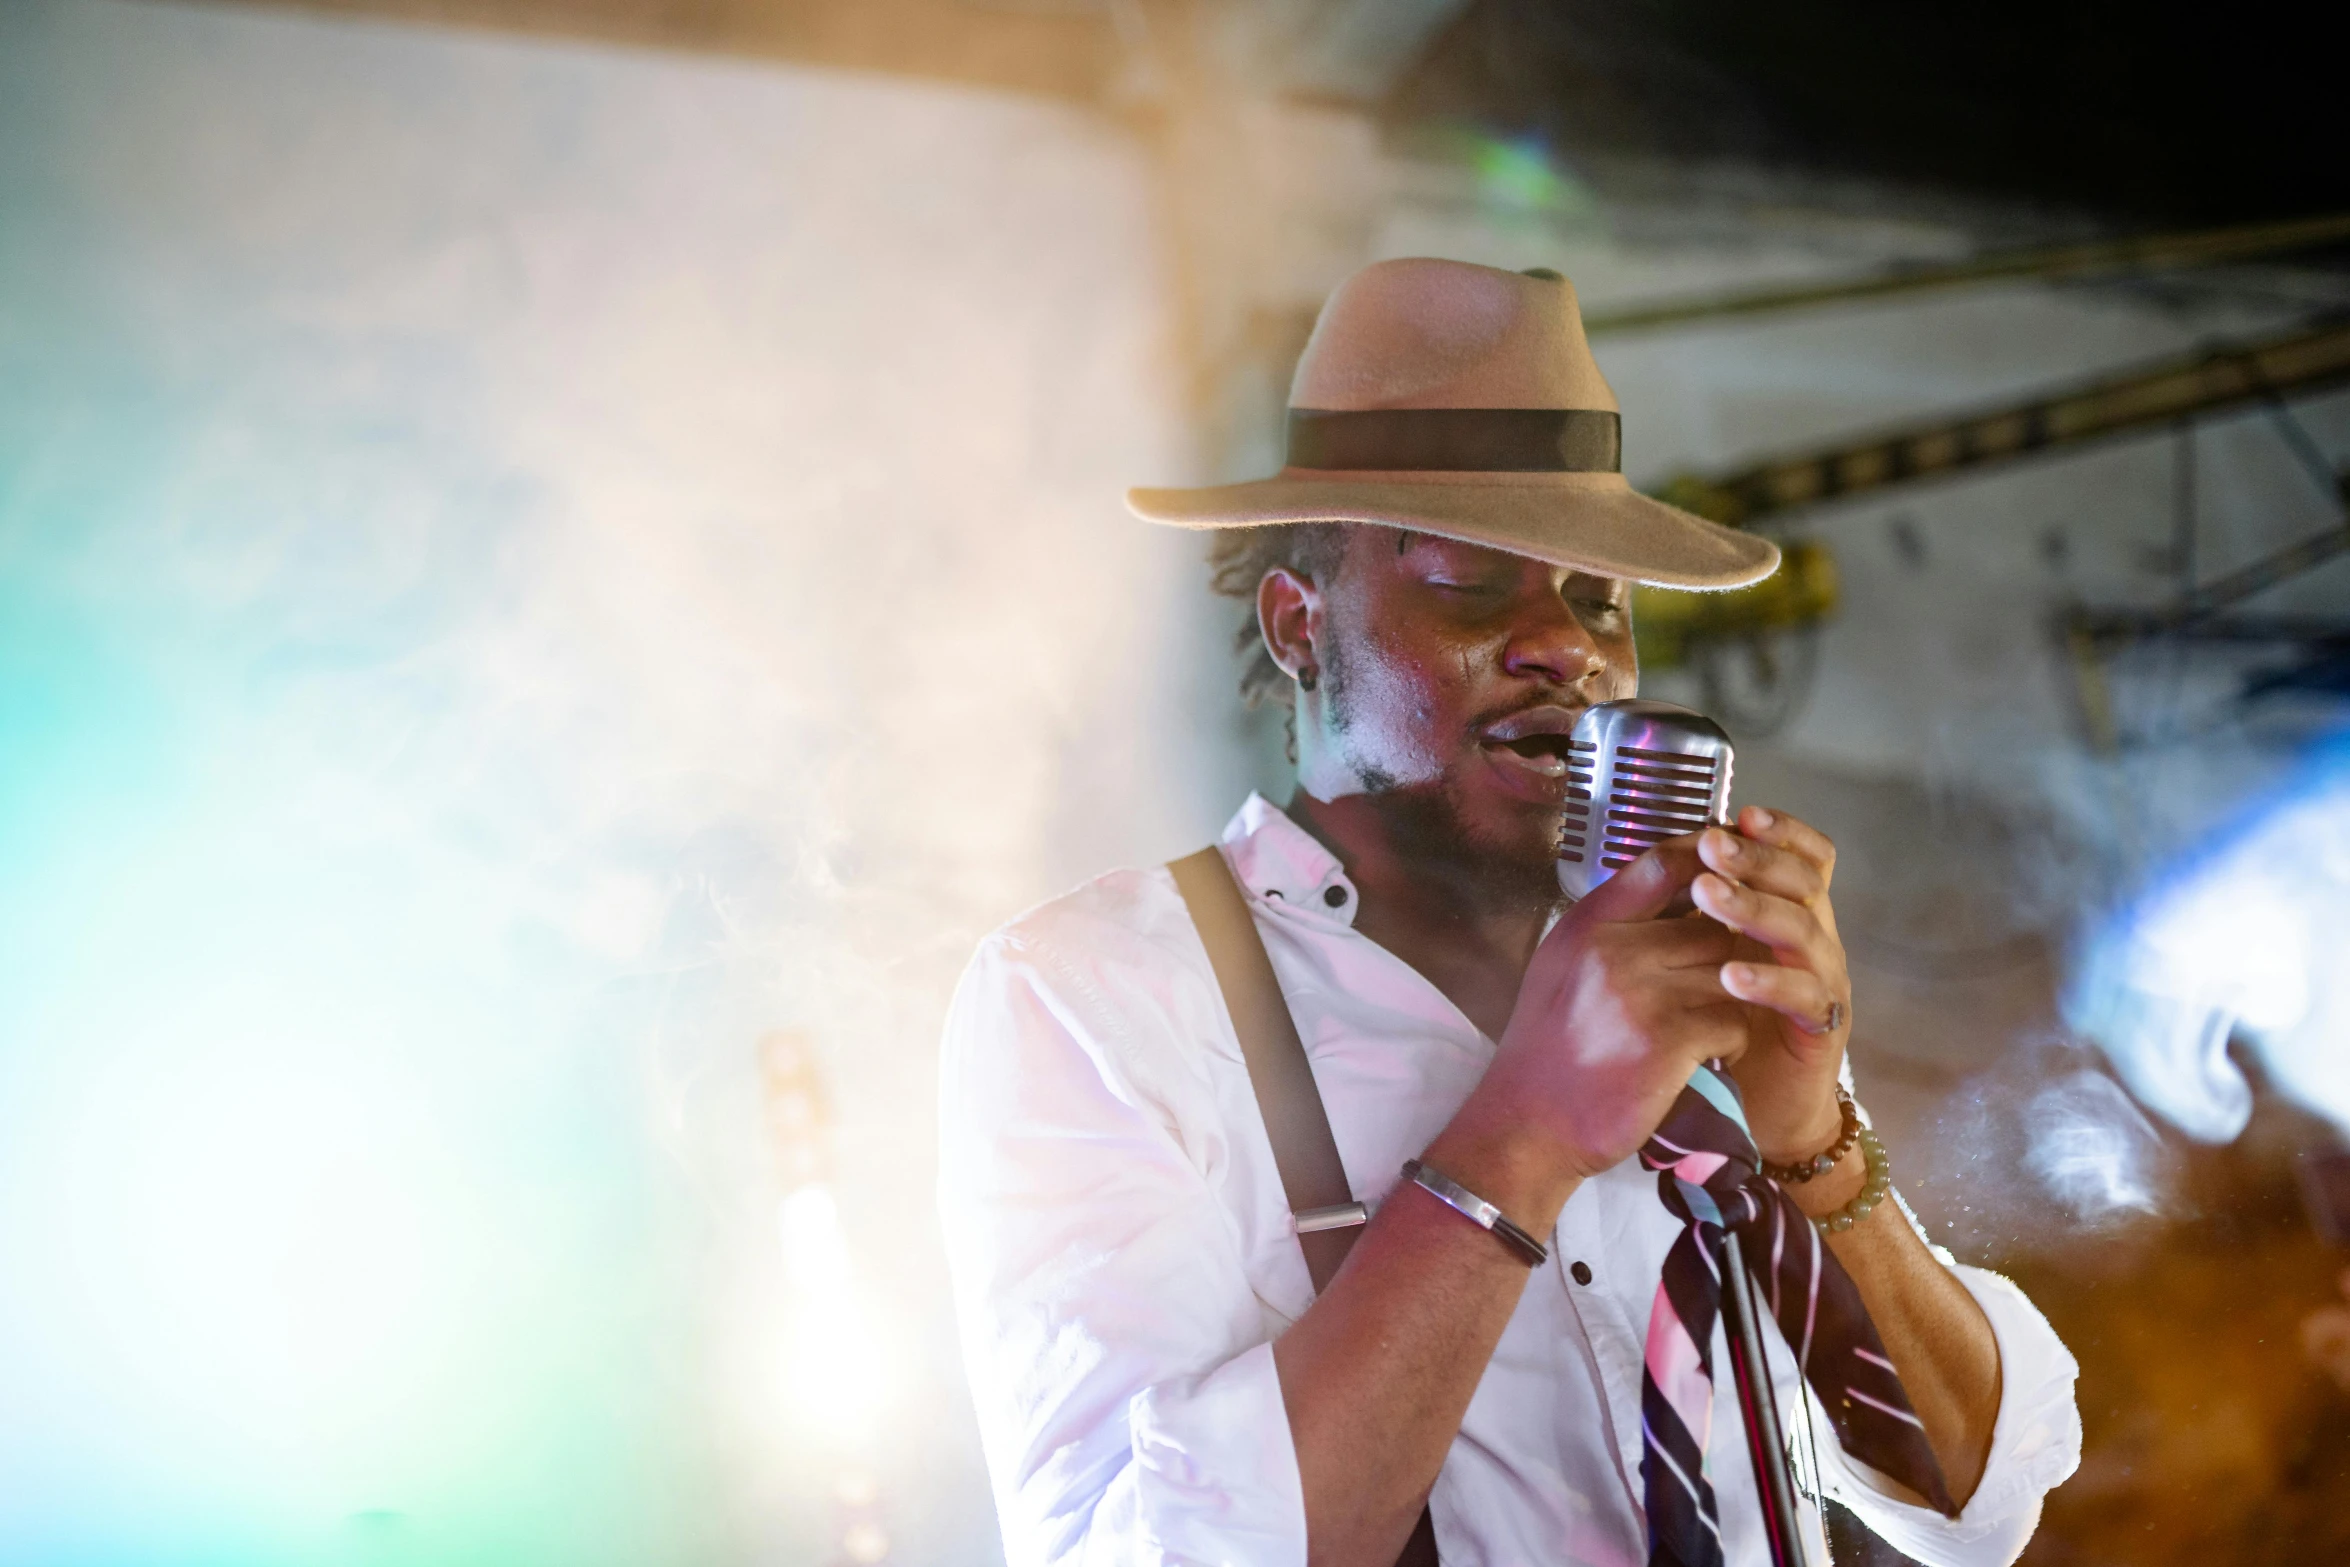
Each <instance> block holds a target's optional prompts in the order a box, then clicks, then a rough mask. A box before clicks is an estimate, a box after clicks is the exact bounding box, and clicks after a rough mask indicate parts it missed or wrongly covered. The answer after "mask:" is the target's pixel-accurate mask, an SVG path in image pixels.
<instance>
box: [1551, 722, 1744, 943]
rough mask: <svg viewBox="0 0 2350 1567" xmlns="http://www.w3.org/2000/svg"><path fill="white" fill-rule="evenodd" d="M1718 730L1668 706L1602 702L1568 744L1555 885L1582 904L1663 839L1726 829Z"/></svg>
mask: <svg viewBox="0 0 2350 1567" xmlns="http://www.w3.org/2000/svg"><path fill="white" fill-rule="evenodd" d="M1733 760H1734V752H1733V750H1732V747H1731V745H1730V737H1729V736H1728V735H1726V734H1724V733H1723V732H1722V729H1721V726H1720V725H1718V724H1716V723H1715V722H1714V721H1713V720H1712V719H1710V718H1707V717H1706V716H1705V715H1704V714H1702V713H1695V712H1691V711H1690V710H1689V709H1688V708H1685V707H1676V706H1674V705H1673V704H1671V703H1669V702H1645V701H1638V700H1634V701H1626V702H1602V703H1600V704H1598V705H1597V706H1595V707H1591V708H1587V709H1586V710H1585V711H1584V712H1583V714H1582V716H1581V717H1579V718H1578V719H1576V721H1575V732H1574V734H1573V735H1572V736H1571V737H1569V739H1568V742H1567V803H1566V807H1565V810H1564V812H1563V814H1562V818H1561V821H1560V827H1559V884H1560V886H1561V887H1562V888H1564V889H1565V891H1566V893H1567V894H1568V896H1570V897H1577V898H1579V897H1581V896H1583V895H1584V894H1585V893H1587V892H1589V891H1590V890H1591V889H1592V888H1594V887H1596V886H1598V885H1599V884H1600V883H1601V882H1604V881H1606V880H1607V879H1608V878H1609V877H1610V876H1613V875H1614V874H1615V873H1616V872H1617V871H1619V870H1622V869H1623V868H1624V867H1625V866H1627V865H1629V864H1631V863H1632V862H1633V861H1634V860H1635V859H1638V858H1639V857H1640V856H1641V855H1642V854H1645V853H1646V852H1648V850H1649V849H1651V848H1653V847H1654V846H1655V845H1657V844H1659V843H1662V842H1664V841H1665V840H1666V839H1667V838H1678V837H1682V836H1684V835H1686V834H1688V833H1693V832H1696V831H1698V830H1700V829H1701V828H1704V827H1706V826H1709V825H1711V824H1713V823H1716V822H1723V821H1727V820H1728V819H1729V814H1730V771H1731V765H1732V762H1733Z"/></svg>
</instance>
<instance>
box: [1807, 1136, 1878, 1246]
mask: <svg viewBox="0 0 2350 1567" xmlns="http://www.w3.org/2000/svg"><path fill="white" fill-rule="evenodd" d="M1859 1141H1860V1156H1861V1158H1862V1159H1863V1160H1865V1161H1866V1162H1867V1164H1868V1178H1867V1179H1866V1180H1865V1181H1863V1182H1862V1183H1861V1188H1860V1195H1859V1196H1857V1197H1855V1198H1853V1199H1852V1201H1850V1202H1848V1203H1846V1204H1845V1205H1844V1206H1843V1207H1841V1208H1839V1209H1837V1210H1836V1211H1835V1212H1834V1213H1831V1214H1829V1215H1828V1216H1827V1217H1826V1218H1824V1219H1814V1220H1812V1221H1811V1222H1812V1227H1813V1228H1814V1229H1817V1230H1818V1231H1819V1232H1820V1233H1821V1234H1822V1235H1841V1234H1843V1233H1844V1232H1845V1231H1846V1230H1849V1229H1851V1228H1852V1227H1853V1226H1854V1225H1856V1224H1858V1223H1859V1222H1860V1221H1861V1220H1863V1219H1865V1218H1867V1217H1868V1216H1869V1215H1870V1214H1871V1213H1873V1212H1875V1211H1876V1207H1877V1204H1879V1203H1881V1202H1883V1201H1884V1200H1885V1198H1886V1197H1887V1196H1888V1195H1889V1194H1890V1193H1891V1192H1892V1190H1893V1158H1892V1155H1890V1154H1888V1153H1886V1152H1885V1145H1884V1144H1883V1143H1882V1142H1880V1141H1879V1140H1878V1138H1877V1134H1876V1132H1875V1131H1874V1130H1873V1129H1872V1128H1869V1127H1865V1126H1864V1127H1862V1128H1861V1129H1860V1139H1859Z"/></svg>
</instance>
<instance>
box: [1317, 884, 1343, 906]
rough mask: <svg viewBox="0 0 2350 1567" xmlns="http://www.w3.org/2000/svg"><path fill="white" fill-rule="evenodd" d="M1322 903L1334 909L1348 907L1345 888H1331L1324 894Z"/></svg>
mask: <svg viewBox="0 0 2350 1567" xmlns="http://www.w3.org/2000/svg"><path fill="white" fill-rule="evenodd" d="M1322 901H1323V902H1324V903H1327V904H1329V905H1330V906H1331V907H1332V908H1334V909H1336V908H1343V907H1345V906H1346V889H1345V888H1344V887H1332V888H1329V889H1328V890H1326V891H1325V892H1324V893H1323V894H1322Z"/></svg>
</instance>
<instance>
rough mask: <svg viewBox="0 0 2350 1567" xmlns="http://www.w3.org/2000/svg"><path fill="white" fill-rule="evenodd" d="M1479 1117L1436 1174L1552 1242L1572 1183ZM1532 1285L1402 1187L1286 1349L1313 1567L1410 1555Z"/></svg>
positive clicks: (1440, 1143) (1453, 1131)
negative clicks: (1483, 1128)
mask: <svg viewBox="0 0 2350 1567" xmlns="http://www.w3.org/2000/svg"><path fill="white" fill-rule="evenodd" d="M1476 1121H1477V1117H1476V1116H1475V1115H1473V1114H1472V1113H1470V1112H1468V1111H1464V1115H1463V1117H1462V1118H1461V1119H1460V1120H1456V1121H1455V1122H1454V1124H1453V1126H1452V1127H1451V1128H1448V1129H1447V1131H1446V1132H1445V1134H1444V1135H1442V1136H1440V1137H1439V1138H1438V1139H1437V1141H1436V1142H1435V1143H1434V1144H1432V1145H1431V1146H1430V1148H1429V1149H1428V1153H1427V1161H1428V1163H1429V1164H1430V1165H1431V1166H1433V1167H1434V1168H1437V1169H1439V1170H1442V1171H1443V1172H1444V1173H1445V1174H1447V1175H1449V1176H1451V1177H1452V1178H1453V1179H1455V1180H1457V1181H1459V1182H1460V1183H1461V1184H1462V1185H1464V1186H1466V1187H1468V1188H1469V1189H1470V1190H1471V1191H1474V1192H1476V1193H1478V1194H1479V1195H1480V1196H1483V1197H1485V1198H1486V1199H1487V1200H1488V1201H1491V1202H1493V1203H1495V1204H1496V1205H1498V1206H1499V1207H1500V1208H1501V1209H1502V1211H1503V1212H1505V1213H1507V1214H1509V1215H1510V1216H1511V1217H1512V1218H1513V1219H1515V1220H1516V1221H1517V1222H1518V1223H1520V1224H1522V1225H1524V1226H1525V1227H1526V1228H1528V1229H1529V1230H1532V1231H1534V1232H1535V1233H1537V1234H1547V1233H1548V1232H1549V1230H1550V1228H1551V1226H1552V1224H1553V1223H1555V1222H1556V1220H1557V1217H1558V1211H1559V1209H1560V1208H1561V1207H1563V1206H1564V1205H1565V1203H1566V1199H1567V1197H1568V1195H1569V1194H1571V1193H1572V1191H1573V1190H1574V1185H1575V1182H1574V1180H1573V1179H1572V1177H1571V1176H1568V1175H1565V1174H1564V1173H1563V1172H1561V1171H1558V1170H1556V1169H1554V1168H1552V1167H1551V1161H1548V1160H1546V1159H1544V1158H1542V1157H1540V1156H1539V1155H1538V1154H1536V1153H1534V1152H1533V1151H1531V1150H1529V1148H1528V1147H1527V1146H1526V1144H1525V1143H1524V1142H1523V1141H1522V1140H1520V1139H1517V1138H1513V1137H1511V1136H1508V1135H1495V1136H1485V1135H1483V1134H1482V1133H1480V1132H1479V1131H1478V1130H1477V1127H1476ZM1526 1279H1527V1268H1526V1265H1525V1264H1524V1262H1522V1261H1521V1260H1519V1259H1518V1258H1517V1257H1516V1256H1514V1255H1513V1254H1512V1253H1511V1252H1510V1251H1509V1250H1508V1248H1507V1247H1506V1246H1505V1245H1504V1244H1503V1243H1502V1242H1501V1241H1499V1240H1498V1239H1496V1238H1495V1237H1494V1236H1493V1235H1491V1234H1490V1233H1488V1232H1487V1231H1485V1230H1483V1229H1480V1228H1479V1227H1477V1226H1476V1225H1474V1224H1472V1223H1470V1222H1469V1221H1468V1220H1467V1219H1464V1218H1463V1217H1462V1216H1461V1215H1460V1214H1458V1213H1455V1212H1454V1211H1453V1210H1452V1209H1451V1208H1449V1207H1447V1206H1445V1204H1443V1203H1442V1202H1440V1201H1438V1200H1437V1199H1436V1198H1435V1197H1432V1196H1430V1195H1429V1194H1428V1193H1427V1192H1425V1191H1422V1190H1421V1189H1420V1188H1419V1187H1417V1186H1415V1185H1412V1184H1410V1183H1408V1182H1407V1183H1406V1184H1404V1185H1402V1186H1399V1187H1398V1188H1397V1189H1396V1191H1395V1192H1394V1194H1393V1195H1391V1196H1390V1197H1389V1198H1388V1199H1387V1201H1386V1202H1385V1203H1384V1204H1382V1205H1381V1207H1380V1210H1379V1213H1378V1216H1377V1217H1376V1218H1374V1219H1373V1220H1372V1221H1371V1224H1370V1225H1369V1227H1368V1228H1366V1229H1365V1230H1364V1231H1363V1234H1362V1237H1361V1238H1360V1239H1359V1240H1358V1241H1357V1242H1356V1243H1355V1246H1354V1250H1353V1251H1352V1252H1351V1253H1349V1254H1348V1257H1347V1261H1346V1265H1345V1266H1344V1267H1343V1268H1341V1269H1340V1270H1339V1273H1338V1276H1337V1277H1336V1278H1335V1279H1333V1280H1332V1281H1331V1284H1330V1288H1329V1289H1328V1290H1327V1291H1325V1292H1324V1293H1323V1295H1322V1297H1321V1298H1320V1299H1319V1300H1317V1301H1316V1302H1315V1303H1314V1305H1313V1307H1312V1309H1310V1310H1309V1311H1307V1312H1306V1314H1305V1315H1304V1316H1303V1317H1302V1318H1300V1319H1299V1320H1298V1322H1297V1323H1296V1324H1295V1325H1294V1326H1293V1327H1291V1328H1290V1329H1289V1331H1288V1332H1286V1333H1284V1334H1283V1335H1282V1336H1281V1338H1280V1339H1279V1340H1277V1341H1276V1342H1275V1344H1274V1346H1273V1359H1274V1364H1275V1366H1276V1367H1277V1368H1278V1370H1279V1372H1280V1376H1281V1394H1282V1401H1283V1403H1284V1405H1285V1406H1286V1408H1287V1410H1288V1414H1289V1427H1290V1435H1291V1438H1292V1440H1293V1441H1294V1443H1295V1445H1296V1449H1297V1462H1298V1472H1299V1477H1300V1479H1301V1480H1302V1482H1303V1485H1304V1490H1305V1507H1306V1540H1307V1548H1308V1551H1309V1554H1310V1557H1311V1560H1312V1561H1313V1562H1315V1563H1317V1564H1320V1563H1347V1564H1359V1563H1365V1562H1371V1563H1385V1562H1390V1561H1393V1560H1394V1559H1395V1557H1396V1555H1397V1554H1398V1553H1399V1552H1400V1551H1401V1550H1402V1548H1403V1544H1404V1541H1405V1539H1406V1538H1407V1537H1408V1536H1409V1535H1410V1533H1411V1530H1412V1526H1413V1524H1414V1522H1415V1521H1416V1520H1417V1519H1418V1517H1419V1514H1420V1509H1421V1508H1422V1506H1424V1505H1425V1503H1426V1500H1427V1496H1428V1492H1429V1489H1430V1488H1431V1487H1432V1486H1433V1485H1434V1484H1435V1482H1436V1475H1437V1471H1438V1470H1439V1469H1440V1468H1442V1467H1443V1464H1444V1456H1445V1453H1446V1452H1447V1451H1448V1450H1449V1449H1450V1447H1451V1445H1452V1439H1453V1436H1454V1434H1455V1433H1456V1432H1457V1431H1458V1430H1459V1429H1460V1423H1461V1418H1462V1416H1463V1415H1465V1414H1466V1413H1467V1411H1468V1407H1469V1400H1470V1398H1471V1397H1472V1396H1474V1394H1475V1393H1476V1390H1477V1383H1478V1381H1479V1379H1480V1378H1482V1377H1483V1376H1484V1374H1485V1366H1486V1363H1487V1362H1488V1361H1489V1360H1490V1359H1491V1358H1492V1356H1493V1350H1494V1346H1495V1345H1496V1344H1498V1343H1499V1342H1500V1341H1501V1335H1502V1331H1503V1329H1504V1328H1505V1327H1507V1326H1508V1323H1509V1319H1510V1314H1511V1313H1512V1312H1513V1311H1515V1310H1516V1309H1517V1304H1518V1299H1519V1297H1520V1296H1521V1295H1522V1294H1523V1293H1524V1292H1525V1288H1526Z"/></svg>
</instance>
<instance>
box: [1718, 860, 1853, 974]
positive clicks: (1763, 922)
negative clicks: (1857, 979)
mask: <svg viewBox="0 0 2350 1567" xmlns="http://www.w3.org/2000/svg"><path fill="white" fill-rule="evenodd" d="M1690 892H1691V895H1692V896H1694V897H1695V898H1696V900H1697V906H1698V907H1699V908H1700V909H1702V910H1704V911H1705V912H1706V913H1707V914H1709V915H1711V916H1712V917H1713V918H1715V919H1717V920H1720V921H1721V922H1722V923H1723V924H1724V925H1726V926H1728V927H1729V928H1730V929H1732V930H1734V931H1736V932H1738V934H1739V935H1741V936H1746V937H1749V938H1751V939H1752V940H1755V941H1759V942H1761V943H1762V944H1763V945H1764V946H1766V947H1768V948H1770V949H1771V955H1772V956H1774V957H1776V958H1777V959H1778V960H1779V961H1780V962H1782V963H1792V964H1794V965H1795V966H1796V967H1799V968H1808V969H1811V970H1813V971H1815V972H1817V973H1822V974H1836V973H1841V972H1842V970H1843V958H1842V949H1840V948H1839V947H1838V946H1837V945H1836V943H1835V942H1834V941H1833V940H1831V939H1830V937H1829V935H1828V932H1827V930H1826V928H1825V927H1824V926H1822V925H1821V924H1820V921H1819V918H1818V916H1816V915H1814V914H1813V913H1812V911H1811V910H1810V909H1808V908H1805V907H1804V906H1803V905H1802V904H1800V903H1790V902H1788V901H1787V900H1786V899H1785V898H1774V897H1772V896H1771V895H1770V894H1769V893H1767V892H1756V891H1755V890H1754V889H1753V888H1751V887H1741V886H1739V885H1738V884H1737V883H1736V882H1733V881H1724V880H1723V879H1722V878H1721V877H1719V876H1716V875H1714V874H1712V873H1711V872H1708V873H1707V874H1705V875H1703V876H1700V877H1698V878H1697V880H1696V881H1695V882H1694V883H1693V884H1692V885H1691V887H1690Z"/></svg>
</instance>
